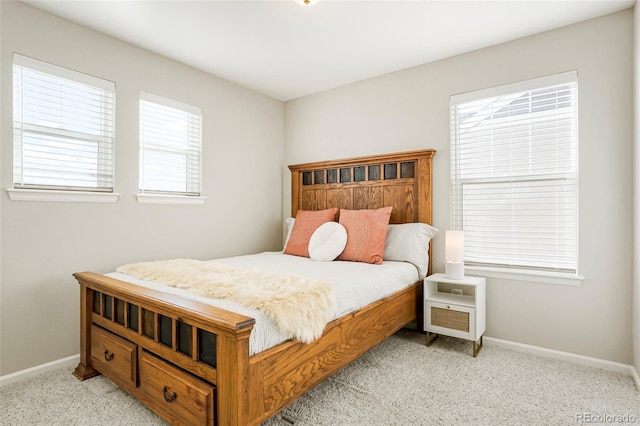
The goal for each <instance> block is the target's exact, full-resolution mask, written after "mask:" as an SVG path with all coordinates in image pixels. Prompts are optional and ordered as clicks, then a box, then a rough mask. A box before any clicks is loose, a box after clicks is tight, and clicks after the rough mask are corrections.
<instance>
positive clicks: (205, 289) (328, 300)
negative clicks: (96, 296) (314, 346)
mask: <svg viewBox="0 0 640 426" xmlns="http://www.w3.org/2000/svg"><path fill="white" fill-rule="evenodd" d="M117 271H118V272H122V273H124V274H129V275H133V276H134V277H136V278H139V279H143V280H147V281H154V282H156V283H158V284H163V285H167V286H170V287H176V288H182V289H186V290H188V291H190V292H192V293H194V294H197V295H199V296H204V297H210V298H215V299H228V300H231V301H234V302H236V303H238V304H241V305H243V306H246V307H249V308H253V309H258V310H260V311H262V312H264V313H265V314H266V315H267V316H268V317H269V318H271V319H272V320H273V321H274V322H275V324H276V325H277V326H278V327H279V328H280V330H281V331H282V332H283V333H284V334H285V335H286V336H287V338H292V339H298V340H300V341H301V342H303V343H310V342H312V341H314V340H315V339H317V338H318V337H320V336H321V335H322V332H323V330H324V327H325V326H326V325H327V323H328V322H329V321H331V319H333V316H334V313H335V300H334V299H335V298H334V295H333V284H331V283H328V282H324V281H319V280H316V279H311V278H305V277H301V276H298V275H293V274H282V273H274V272H266V271H260V270H256V269H244V268H238V267H232V266H228V265H225V264H223V263H220V262H211V261H209V262H205V261H201V260H192V259H173V260H159V261H155V262H141V263H132V264H129V265H125V266H121V267H119V268H118V269H117Z"/></svg>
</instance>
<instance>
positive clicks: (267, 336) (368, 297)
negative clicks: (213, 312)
mask: <svg viewBox="0 0 640 426" xmlns="http://www.w3.org/2000/svg"><path fill="white" fill-rule="evenodd" d="M216 260H217V261H219V262H224V263H226V264H229V265H235V266H246V267H250V268H257V269H263V270H266V271H273V272H285V273H293V274H299V275H304V276H312V277H316V278H320V279H323V280H327V281H329V282H332V283H334V284H335V296H336V316H335V318H339V317H341V316H343V315H345V314H348V313H350V312H353V311H355V310H358V309H360V308H362V307H363V306H366V305H368V304H369V303H371V302H374V301H376V300H379V299H382V298H384V297H387V296H390V295H391V294H393V293H395V292H397V291H399V290H402V289H403V288H406V287H407V286H409V285H410V284H413V283H415V282H416V281H418V280H419V279H420V276H419V274H418V270H417V268H416V267H415V266H414V265H412V264H411V263H407V262H389V261H384V262H383V263H382V265H371V264H368V263H360V262H340V261H334V262H314V261H313V260H311V259H308V258H305V257H298V256H291V255H287V254H282V253H281V252H265V253H259V254H253V255H247V256H237V257H228V258H224V259H216ZM106 275H108V276H110V277H113V278H117V279H119V280H122V281H127V282H130V283H133V284H137V285H141V286H144V287H148V288H153V289H156V290H160V291H163V292H166V293H172V294H177V295H180V296H183V297H185V298H188V299H192V300H197V301H200V302H203V303H207V304H209V305H212V306H216V307H218V308H222V309H226V310H229V311H233V312H236V313H239V314H242V315H246V316H249V317H252V318H255V320H256V325H255V326H254V328H253V330H252V332H251V337H250V339H249V351H250V354H251V355H253V354H256V353H258V352H261V351H264V350H265V349H268V348H270V347H273V346H276V345H277V344H279V343H282V342H284V341H285V340H286V338H285V337H284V336H283V335H282V333H280V331H279V330H278V327H277V326H276V325H275V323H274V322H273V321H271V320H270V319H269V318H267V316H265V315H264V314H263V313H262V312H260V311H258V310H255V309H251V308H247V307H244V306H242V305H239V304H237V303H234V302H231V301H229V300H225V299H209V298H204V297H200V296H196V295H194V294H192V293H190V292H188V291H186V290H182V289H178V288H172V287H167V286H164V285H159V284H156V283H153V282H150V281H144V280H139V279H137V278H135V277H132V276H130V275H126V274H121V273H118V272H112V273H109V274H106ZM335 318H334V319H335Z"/></svg>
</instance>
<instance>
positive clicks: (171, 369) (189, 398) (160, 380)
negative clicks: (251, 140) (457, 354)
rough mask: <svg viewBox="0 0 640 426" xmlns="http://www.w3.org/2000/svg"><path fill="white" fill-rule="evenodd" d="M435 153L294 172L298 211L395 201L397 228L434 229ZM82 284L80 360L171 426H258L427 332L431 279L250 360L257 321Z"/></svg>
mask: <svg viewBox="0 0 640 426" xmlns="http://www.w3.org/2000/svg"><path fill="white" fill-rule="evenodd" d="M434 155H435V151H433V150H422V151H412V152H404V153H395V154H388V155H377V156H368V157H358V158H351V159H345V160H339V161H326V162H316V163H308V164H299V165H293V166H289V169H290V170H291V198H292V202H291V206H292V207H291V214H292V216H294V217H295V215H296V213H297V211H298V210H300V209H303V210H319V209H325V208H329V207H340V208H347V209H364V208H368V209H373V208H379V207H383V206H393V207H394V209H393V212H392V215H391V223H406V222H424V223H428V224H431V223H432V221H431V219H432V218H431V214H432V208H431V206H432V201H431V200H432V199H431V189H432V182H431V179H432V173H431V161H432V158H433V156H434ZM74 276H75V277H76V279H77V280H78V282H79V283H80V344H81V347H80V364H79V365H78V367H77V368H76V369H75V371H74V375H75V376H76V377H78V378H79V379H80V380H85V379H88V378H90V377H93V376H95V375H97V374H103V375H104V376H106V377H108V378H109V379H111V380H112V381H113V382H115V383H116V384H118V385H119V386H120V387H122V388H123V389H124V390H126V391H127V392H128V393H130V394H131V395H132V396H134V397H135V398H137V399H138V400H140V401H141V402H142V403H143V404H145V405H146V406H147V407H149V408H150V409H152V410H153V411H155V412H156V413H157V414H159V415H160V416H161V417H163V418H165V419H166V420H167V421H169V422H170V423H172V424H189V425H195V424H205V425H214V424H216V425H256V424H259V423H261V422H263V421H264V420H266V419H268V418H269V417H271V416H273V415H274V414H275V413H277V412H278V411H280V410H282V409H283V408H284V407H286V406H288V405H289V404H291V403H292V402H294V401H295V400H296V399H298V398H299V397H300V396H301V395H302V394H303V393H305V392H306V391H308V390H309V389H311V388H312V387H313V386H315V385H317V384H318V383H319V382H321V381H322V380H323V379H325V378H326V377H328V376H330V375H331V374H333V373H335V372H336V371H337V370H339V369H340V368H342V367H344V366H345V365H346V364H348V363H349V362H351V361H353V360H354V359H356V358H357V357H359V356H360V355H362V354H363V353H365V352H366V351H368V350H369V349H371V348H372V347H374V346H375V345H377V344H378V343H380V342H381V341H383V340H384V339H386V338H387V337H389V336H390V335H392V334H393V333H395V332H396V331H397V330H399V329H400V328H402V327H404V326H406V325H407V324H409V323H411V322H412V321H414V320H416V321H417V324H420V326H419V328H420V329H421V328H422V326H421V324H422V320H421V318H422V282H417V283H415V284H413V285H412V286H410V287H409V288H406V289H405V290H402V291H400V292H398V293H396V294H394V295H392V296H390V297H387V298H386V299H383V300H380V301H377V302H374V303H372V304H370V305H367V306H366V307H364V308H362V309H360V310H358V311H356V312H353V313H350V314H348V315H346V316H344V317H341V318H338V319H336V320H334V321H332V322H331V323H329V324H328V325H327V327H326V329H325V331H324V334H323V336H322V337H321V338H320V339H318V340H316V341H315V342H313V343H311V344H303V343H300V342H298V341H287V342H284V343H282V344H279V345H277V346H275V347H273V348H271V349H268V350H266V351H264V352H261V353H258V354H256V355H253V356H249V335H250V333H251V330H252V328H253V325H254V322H255V320H254V319H253V318H250V317H247V316H243V315H239V314H236V313H233V312H229V311H225V310H222V309H218V308H215V307H212V306H209V305H206V304H203V303H199V302H195V301H190V300H185V299H183V298H181V297H178V296H175V295H170V294H166V293H162V292H159V291H155V290H151V289H147V288H144V287H141V286H137V285H134V284H129V283H126V282H123V281H119V280H117V279H114V278H110V277H107V276H104V275H100V274H96V273H92V272H82V273H76V274H74Z"/></svg>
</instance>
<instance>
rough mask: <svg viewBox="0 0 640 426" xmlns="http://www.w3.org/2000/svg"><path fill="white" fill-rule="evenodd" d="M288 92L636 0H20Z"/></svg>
mask: <svg viewBox="0 0 640 426" xmlns="http://www.w3.org/2000/svg"><path fill="white" fill-rule="evenodd" d="M23 1H25V2H26V3H29V4H31V5H33V6H35V7H38V8H41V9H44V10H46V11H49V12H51V13H53V14H55V15H59V16H62V17H64V18H67V19H69V20H71V21H74V22H77V23H79V24H82V25H84V26H87V27H89V28H93V29H95V30H97V31H100V32H102V33H105V34H108V35H110V36H113V37H115V38H118V39H120V40H123V41H126V42H128V43H131V44H133V45H136V46H139V47H142V48H145V49H147V50H150V51H152V52H156V53H158V54H160V55H163V56H166V57H168V58H171V59H174V60H176V61H179V62H182V63H184V64H187V65H190V66H193V67H195V68H198V69H200V70H203V71H206V72H208V73H211V74H214V75H216V76H218V77H221V78H224V79H226V80H229V81H232V82H234V83H237V84H239V85H242V86H245V87H248V88H250V89H253V90H255V91H257V92H260V93H263V94H265V95H268V96H270V97H273V98H275V99H278V100H282V101H286V100H290V99H295V98H297V97H301V96H305V95H308V94H312V93H316V92H320V91H323V90H326V89H330V88H333V87H338V86H342V85H345V84H349V83H352V82H355V81H359V80H363V79H366V78H370V77H374V76H377V75H381V74H385V73H389V72H392V71H397V70H400V69H403V68H408V67H411V66H414V65H419V64H423V63H426V62H431V61H435V60H438V59H442V58H446V57H450V56H454V55H458V54H461V53H464V52H469V51H471V50H476V49H479V48H483V47H487V46H491V45H495V44H498V43H503V42H506V41H509V40H513V39H516V38H520V37H525V36H528V35H531V34H535V33H538V32H542V31H547V30H551V29H554V28H558V27H561V26H564V25H569V24H573V23H576V22H579V21H583V20H587V19H591V18H595V17H597V16H601V15H606V14H609V13H613V12H617V11H620V10H623V9H626V8H629V7H632V6H633V4H634V3H635V0H620V1H618V0H602V1H601V0H567V1H559V0H556V1H553V0H538V1H524V0H502V1H481V0H471V1H456V0H441V1H433V0H425V1H402V0H394V1H365V0H356V1H346V0H321V1H320V2H319V3H318V4H316V5H314V6H310V7H305V6H301V5H299V4H297V3H295V2H294V1H293V0H261V1H248V0H234V1H219V0H209V1H149V0H146V1H69V0H64V1H58V0H23Z"/></svg>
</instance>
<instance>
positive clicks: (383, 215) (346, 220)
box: [337, 207, 393, 265]
mask: <svg viewBox="0 0 640 426" xmlns="http://www.w3.org/2000/svg"><path fill="white" fill-rule="evenodd" d="M392 209H393V207H383V208H381V209H377V210H340V224H341V225H342V226H344V227H345V228H346V229H347V245H346V247H345V248H344V251H343V252H342V254H341V255H340V256H338V259H337V260H351V261H355V262H365V263H374V264H376V265H379V264H381V263H382V258H383V254H384V241H385V239H386V237H387V227H388V226H389V218H390V217H391V210H392Z"/></svg>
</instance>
